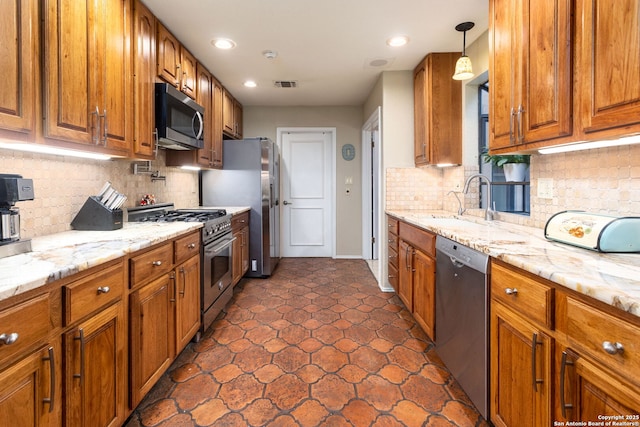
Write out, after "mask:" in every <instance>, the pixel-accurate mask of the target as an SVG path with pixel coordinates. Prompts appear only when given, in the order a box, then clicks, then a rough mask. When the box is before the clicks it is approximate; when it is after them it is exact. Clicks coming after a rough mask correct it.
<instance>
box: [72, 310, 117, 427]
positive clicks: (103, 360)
mask: <svg viewBox="0 0 640 427" xmlns="http://www.w3.org/2000/svg"><path fill="white" fill-rule="evenodd" d="M64 344H65V355H66V357H65V362H64V363H65V366H64V371H65V373H64V375H65V381H66V387H65V390H66V393H65V405H66V411H65V420H66V425H67V426H69V427H71V426H73V427H76V426H83V427H102V426H113V427H115V426H120V425H122V423H123V422H124V420H125V396H126V393H125V392H124V391H125V390H126V377H125V373H126V357H125V349H126V329H125V317H124V310H123V305H122V302H118V303H117V304H114V305H112V306H111V307H109V308H107V309H105V310H103V311H101V312H100V313H98V314H96V315H95V316H93V317H91V318H89V319H88V320H86V321H85V322H82V323H81V324H80V325H79V326H78V327H77V328H74V329H73V330H72V331H69V332H67V333H66V334H65V335H64Z"/></svg>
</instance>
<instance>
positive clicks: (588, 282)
mask: <svg viewBox="0 0 640 427" xmlns="http://www.w3.org/2000/svg"><path fill="white" fill-rule="evenodd" d="M386 213H387V214H389V215H392V216H394V217H396V218H399V219H402V220H404V221H406V222H408V223H411V224H413V225H416V226H418V227H420V228H423V229H425V230H428V231H431V232H433V233H436V234H439V235H441V236H444V237H447V238H449V239H452V240H455V241H457V242H459V243H461V244H463V245H466V246H469V247H471V248H473V249H475V250H477V251H480V252H483V253H485V254H487V255H490V256H491V257H493V258H497V259H499V260H502V261H504V262H506V263H508V264H511V265H513V266H515V267H519V268H521V269H523V270H526V271H528V272H531V273H533V274H536V275H538V276H540V277H543V278H545V279H548V280H550V281H552V282H555V283H558V284H560V285H562V286H564V287H566V288H569V289H573V290H575V291H577V292H580V293H582V294H584V295H588V296H590V297H592V298H595V299H597V300H599V301H602V302H604V303H607V304H610V305H612V306H615V307H617V308H619V309H621V310H624V311H626V312H628V313H630V314H633V315H635V316H640V254H606V253H599V252H595V251H590V250H587V249H582V248H578V247H574V246H571V245H567V244H563V243H558V242H552V241H549V240H547V239H545V238H544V231H543V230H542V229H538V228H532V227H525V226H521V225H516V224H510V223H506V222H502V221H484V220H483V219H479V218H476V217H472V216H463V217H459V216H457V215H453V214H451V213H447V212H441V211H434V212H428V211H415V210H388V211H387V212H386Z"/></svg>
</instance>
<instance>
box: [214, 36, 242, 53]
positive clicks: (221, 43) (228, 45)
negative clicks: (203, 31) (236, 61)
mask: <svg viewBox="0 0 640 427" xmlns="http://www.w3.org/2000/svg"><path fill="white" fill-rule="evenodd" d="M211 44H212V45H214V46H215V47H217V48H218V49H225V50H227V49H233V48H234V47H236V42H234V41H233V40H231V39H224V38H219V39H213V40H211Z"/></svg>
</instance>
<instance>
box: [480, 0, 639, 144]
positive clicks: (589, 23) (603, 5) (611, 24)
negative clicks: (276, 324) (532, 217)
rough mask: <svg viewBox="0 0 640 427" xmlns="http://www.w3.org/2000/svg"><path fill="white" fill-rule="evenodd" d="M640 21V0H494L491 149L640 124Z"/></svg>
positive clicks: (593, 135) (621, 131) (591, 136)
mask: <svg viewBox="0 0 640 427" xmlns="http://www.w3.org/2000/svg"><path fill="white" fill-rule="evenodd" d="M574 8H575V9H574ZM596 17H597V19H596ZM577 23H579V24H577ZM639 27H640V1H639V0H622V1H621V2H616V7H611V4H610V2H606V1H603V0H579V1H575V2H573V1H571V0H560V1H557V2H533V1H528V2H521V1H518V0H491V1H490V2H489V57H490V58H489V82H490V86H491V88H492V89H491V91H490V106H489V117H490V119H489V123H490V142H489V146H490V149H491V150H492V151H493V152H509V151H518V150H520V151H522V150H532V149H538V148H543V147H547V146H553V145H558V144H564V143H570V142H576V141H590V140H591V141H593V140H598V139H612V138H619V137H623V136H628V135H631V134H634V133H638V132H640V79H638V76H639V75H640V57H639V56H638V55H635V54H630V52H638V51H639V50H640V32H639V31H638V28H639ZM573 34H575V38H573V39H572V37H573V36H572V35H573ZM574 61H575V62H574Z"/></svg>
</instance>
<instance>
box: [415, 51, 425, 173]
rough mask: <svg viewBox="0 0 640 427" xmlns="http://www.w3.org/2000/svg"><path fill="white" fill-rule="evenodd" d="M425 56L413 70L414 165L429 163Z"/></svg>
mask: <svg viewBox="0 0 640 427" xmlns="http://www.w3.org/2000/svg"><path fill="white" fill-rule="evenodd" d="M426 63H427V59H426V58H425V60H424V61H422V62H421V63H420V64H419V65H418V66H417V67H416V69H415V70H414V71H413V119H414V125H413V152H414V162H415V165H416V166H421V165H426V164H427V163H429V159H428V157H427V128H426V115H427V112H426V109H425V105H426V98H425V91H426V84H427V83H426V79H427V70H426Z"/></svg>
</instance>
